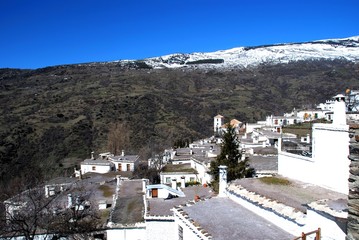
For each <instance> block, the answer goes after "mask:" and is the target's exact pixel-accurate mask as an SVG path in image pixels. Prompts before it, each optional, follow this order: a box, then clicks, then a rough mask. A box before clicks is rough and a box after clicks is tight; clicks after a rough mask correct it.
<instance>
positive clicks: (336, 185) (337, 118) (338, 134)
mask: <svg viewBox="0 0 359 240" xmlns="http://www.w3.org/2000/svg"><path fill="white" fill-rule="evenodd" d="M334 113H335V114H334V116H333V123H331V124H320V123H316V124H313V128H312V157H304V156H299V155H296V154H291V153H287V152H279V153H278V173H279V174H281V175H283V176H286V177H290V178H292V179H297V180H300V181H303V182H308V183H312V184H315V185H318V186H322V187H325V188H328V189H331V190H334V191H337V192H340V193H344V194H348V176H349V160H348V155H349V133H348V131H349V126H348V125H347V124H346V115H345V102H344V96H342V95H338V96H337V97H336V102H335V104H334Z"/></svg>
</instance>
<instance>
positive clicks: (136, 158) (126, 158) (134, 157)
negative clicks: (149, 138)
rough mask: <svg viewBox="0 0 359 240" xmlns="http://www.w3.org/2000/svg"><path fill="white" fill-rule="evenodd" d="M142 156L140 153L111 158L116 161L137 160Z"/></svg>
mask: <svg viewBox="0 0 359 240" xmlns="http://www.w3.org/2000/svg"><path fill="white" fill-rule="evenodd" d="M139 158H140V157H139V156H138V155H125V156H110V157H109V160H110V161H114V162H135V161H137V160H138V159H139Z"/></svg>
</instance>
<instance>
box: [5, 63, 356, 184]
mask: <svg viewBox="0 0 359 240" xmlns="http://www.w3.org/2000/svg"><path fill="white" fill-rule="evenodd" d="M358 79H359V67H358V65H355V64H353V63H351V62H346V61H339V60H338V61H302V62H295V63H290V64H283V65H262V66H259V67H257V68H255V69H228V70H214V69H211V70H199V69H196V70H193V69H192V70H191V68H186V69H150V67H148V66H147V65H144V64H143V63H142V62H135V63H134V64H133V66H132V65H128V66H126V67H122V66H121V64H119V63H107V64H104V63H91V64H83V65H64V66H54V67H48V68H43V69H36V70H17V69H0V111H1V114H0V182H1V186H0V189H5V187H6V186H7V187H9V188H11V187H12V186H14V185H16V184H20V183H21V182H28V179H29V178H30V177H34V176H36V177H37V178H39V179H41V180H42V179H47V178H50V177H53V176H57V175H67V176H68V175H70V174H72V173H73V168H74V167H75V166H76V165H77V164H78V163H79V162H80V161H81V160H83V159H84V158H88V157H89V156H90V152H91V151H93V150H94V151H96V152H97V153H98V152H100V151H108V149H107V146H108V144H107V135H108V133H109V131H111V129H110V126H112V125H113V123H123V124H125V125H126V128H128V131H129V132H130V133H131V134H130V143H129V144H128V145H129V146H131V147H130V148H129V149H125V150H126V152H127V153H134V154H141V156H142V157H143V159H144V160H146V158H147V157H148V156H149V155H151V154H152V153H154V152H158V151H160V150H161V149H163V148H164V147H170V146H171V145H172V144H174V143H175V142H176V141H178V140H179V139H198V138H200V137H205V136H206V137H207V136H211V134H212V124H213V123H212V122H213V117H214V116H215V115H216V114H218V113H220V114H222V115H224V116H225V117H227V120H228V119H230V118H237V119H239V120H241V121H248V122H254V121H257V120H263V119H264V118H265V116H266V115H268V114H282V113H283V112H286V111H291V110H292V109H293V108H294V107H295V108H297V109H298V108H301V107H302V106H304V105H305V106H311V105H313V104H315V103H319V102H323V101H325V100H326V99H328V98H330V97H331V96H333V95H335V94H337V93H339V92H344V91H345V89H346V88H348V87H349V88H352V89H359V81H358ZM34 173H36V174H34Z"/></svg>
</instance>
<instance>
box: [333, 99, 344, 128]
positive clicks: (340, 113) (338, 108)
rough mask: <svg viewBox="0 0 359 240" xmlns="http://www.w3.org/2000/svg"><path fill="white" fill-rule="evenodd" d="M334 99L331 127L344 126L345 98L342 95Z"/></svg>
mask: <svg viewBox="0 0 359 240" xmlns="http://www.w3.org/2000/svg"><path fill="white" fill-rule="evenodd" d="M334 99H335V102H334V107H333V112H334V113H333V125H346V124H347V119H346V111H345V97H344V95H342V94H338V95H336V96H335V97H334Z"/></svg>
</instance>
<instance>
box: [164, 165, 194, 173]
mask: <svg viewBox="0 0 359 240" xmlns="http://www.w3.org/2000/svg"><path fill="white" fill-rule="evenodd" d="M183 172H185V173H193V174H194V173H196V170H195V169H193V168H191V164H190V163H185V164H167V165H165V166H164V167H163V169H162V171H161V174H162V173H163V174H170V173H183Z"/></svg>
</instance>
